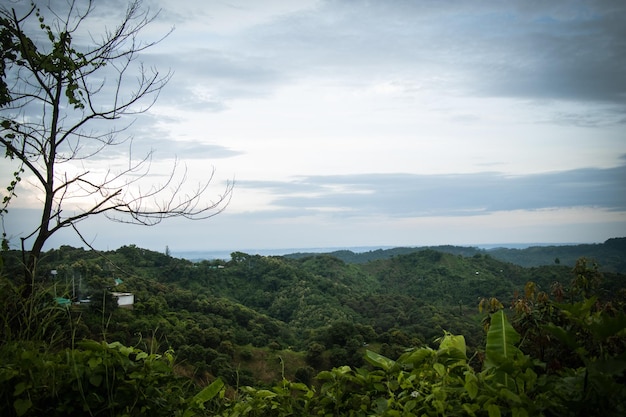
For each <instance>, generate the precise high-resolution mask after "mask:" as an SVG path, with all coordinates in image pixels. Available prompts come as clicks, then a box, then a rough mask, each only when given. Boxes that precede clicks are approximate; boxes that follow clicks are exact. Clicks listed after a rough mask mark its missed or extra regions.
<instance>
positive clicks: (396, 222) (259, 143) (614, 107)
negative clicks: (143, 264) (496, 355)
mask: <svg viewBox="0 0 626 417" xmlns="http://www.w3.org/2000/svg"><path fill="white" fill-rule="evenodd" d="M124 4H125V2H123V1H120V0H118V1H110V2H109V1H107V2H97V12H98V16H102V19H103V20H104V19H110V18H112V17H115V16H116V11H119V10H121V9H123V8H124V6H123V5H124ZM145 4H146V5H149V6H150V7H151V9H152V10H157V9H159V8H161V14H160V16H159V19H158V21H157V22H156V23H155V24H154V25H152V26H151V27H150V28H149V31H147V32H146V36H147V38H150V37H152V38H153V39H156V37H158V35H159V34H163V33H166V32H167V30H168V29H169V28H170V27H175V30H174V31H173V33H172V34H171V35H170V36H169V37H168V38H166V39H165V40H164V41H163V42H161V43H160V44H159V45H157V46H155V47H154V48H152V49H151V50H149V51H148V53H147V54H145V55H144V56H142V59H143V60H144V61H145V62H146V63H147V64H149V65H154V66H156V67H158V68H159V69H162V70H164V71H167V70H168V69H171V70H172V72H173V73H174V75H173V78H172V80H171V82H170V83H169V84H168V85H167V86H166V88H165V89H164V90H163V92H162V94H161V95H160V98H159V101H158V103H157V105H156V106H154V107H153V108H152V109H151V110H150V112H149V113H147V114H144V115H141V116H139V118H138V119H137V121H136V122H135V124H134V125H133V129H134V130H133V134H134V137H135V139H134V144H135V146H136V148H137V150H135V151H134V152H139V151H141V150H142V149H144V150H148V149H151V148H152V149H155V151H156V153H155V158H156V160H155V164H154V167H155V169H157V170H158V169H162V167H163V169H168V166H170V165H169V164H170V163H171V161H172V156H173V155H176V157H177V158H178V159H180V160H181V161H184V162H185V163H186V164H187V167H188V169H189V172H190V181H195V180H199V179H202V178H206V176H207V175H208V174H209V173H210V170H211V169H212V168H215V170H216V174H215V177H214V179H213V185H214V187H213V188H212V189H211V190H210V191H209V194H208V195H207V197H208V198H212V197H215V196H216V195H217V194H218V193H219V192H221V191H222V189H223V183H224V182H225V181H227V180H233V179H234V180H235V183H236V185H235V190H234V194H233V197H232V201H231V203H230V205H229V207H228V208H227V210H226V211H225V212H224V213H222V214H220V215H218V216H216V217H213V218H211V219H209V220H205V221H199V222H193V221H178V220H177V221H168V222H164V223H162V224H160V225H159V226H156V227H153V228H141V227H129V226H119V225H115V224H111V223H105V221H103V220H102V219H96V220H90V221H87V222H84V223H83V224H82V227H83V231H84V232H85V237H86V238H88V239H89V240H90V241H91V242H92V243H93V245H94V246H95V247H96V248H100V249H115V248H117V247H119V246H121V245H125V244H136V245H137V246H140V247H143V248H148V249H154V250H164V248H165V246H168V247H169V248H170V249H171V250H172V251H173V252H176V251H183V250H250V249H267V248H312V247H346V246H349V247H354V246H422V245H437V244H460V245H476V244H493V243H517V242H520V243H524V242H528V243H538V242H550V243H572V242H602V241H604V240H606V239H608V238H611V237H621V236H626V25H625V24H624V22H626V2H624V1H622V0H613V1H608V0H606V1H605V0H594V1H567V2H564V1H556V0H555V1H529V0H523V1H522V0H519V1H506V2H502V1H496V0H493V1H480V2H476V1H469V0H468V1H461V0H458V1H434V0H429V1H427V0H423V1H421V0H416V1H358V0H354V1H347V0H346V1H342V0H330V1H316V0H303V1H295V0H290V1H283V0H275V1H263V0H247V1H243V0H232V1H231V0H224V1H217V0H208V1H207V0H193V1H190V0H186V1H180V0H158V1H157V0H154V1H145ZM111 5H113V6H115V8H113V9H109V8H108V7H110V6H111ZM92 163H93V164H106V163H109V161H108V160H107V159H102V160H94V161H93V162H92ZM211 193H212V194H211ZM18 195H19V194H18ZM24 201H27V199H26V198H24V199H23V200H22V203H21V204H22V206H21V207H20V209H22V208H25V203H23V202H24ZM21 213H22V217H21V218H20V219H17V220H14V221H15V222H16V223H15V224H16V226H15V227H16V228H19V227H20V225H21V223H22V220H23V221H26V219H27V217H28V216H26V214H25V213H27V211H21ZM24 230H25V229H24ZM65 243H69V244H73V245H75V246H82V245H81V244H80V242H78V241H77V240H75V238H74V237H72V235H71V234H69V233H64V234H62V235H59V236H57V237H55V238H54V239H53V240H52V242H51V246H53V247H56V246H58V245H59V244H65Z"/></svg>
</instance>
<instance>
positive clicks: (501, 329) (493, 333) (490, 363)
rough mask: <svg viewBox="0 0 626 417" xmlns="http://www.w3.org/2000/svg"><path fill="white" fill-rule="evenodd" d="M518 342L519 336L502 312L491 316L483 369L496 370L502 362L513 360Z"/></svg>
mask: <svg viewBox="0 0 626 417" xmlns="http://www.w3.org/2000/svg"><path fill="white" fill-rule="evenodd" d="M519 340H520V337H519V334H518V333H517V332H516V331H515V329H514V328H513V326H511V324H510V323H509V321H508V320H507V318H506V315H505V314H504V311H503V310H500V311H497V312H495V313H494V314H493V315H492V316H491V324H490V326H489V332H488V333H487V346H486V349H485V368H486V369H489V368H496V367H498V366H499V365H502V364H503V363H504V362H506V361H510V360H512V359H514V358H515V355H517V353H518V352H519V350H518V349H517V347H515V344H516V343H518V342H519Z"/></svg>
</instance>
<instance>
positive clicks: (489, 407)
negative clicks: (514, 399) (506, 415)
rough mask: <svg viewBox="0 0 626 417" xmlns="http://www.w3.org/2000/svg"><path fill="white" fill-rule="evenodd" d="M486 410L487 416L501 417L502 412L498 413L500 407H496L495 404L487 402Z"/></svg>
mask: <svg viewBox="0 0 626 417" xmlns="http://www.w3.org/2000/svg"><path fill="white" fill-rule="evenodd" d="M486 408H487V412H488V413H489V417H501V416H502V414H501V413H500V407H498V406H497V405H495V404H488V405H487V407H486Z"/></svg>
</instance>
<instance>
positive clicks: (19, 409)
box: [13, 398, 33, 416]
mask: <svg viewBox="0 0 626 417" xmlns="http://www.w3.org/2000/svg"><path fill="white" fill-rule="evenodd" d="M32 406H33V403H32V401H31V400H29V399H28V398H26V399H23V398H18V399H17V400H15V401H14V402H13V408H15V412H16V413H17V415H18V416H23V415H24V414H26V412H27V411H28V409H29V408H31V407H32Z"/></svg>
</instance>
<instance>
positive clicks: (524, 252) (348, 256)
mask: <svg viewBox="0 0 626 417" xmlns="http://www.w3.org/2000/svg"><path fill="white" fill-rule="evenodd" d="M429 249H430V250H435V251H438V252H445V253H451V254H453V255H461V256H466V257H467V256H474V255H476V254H481V255H485V254H486V255H489V256H492V257H493V258H495V259H498V260H501V261H505V262H510V263H513V264H516V265H520V266H523V267H537V266H542V265H553V264H555V263H558V264H561V265H566V266H574V265H575V264H576V260H577V259H579V258H580V257H583V256H584V257H586V258H589V259H591V260H593V261H595V262H596V263H598V264H599V265H600V269H601V270H603V271H607V272H620V273H626V237H620V238H611V239H608V240H606V241H605V242H604V243H594V244H578V245H550V246H530V247H527V248H524V249H513V248H505V247H495V248H490V249H482V248H478V247H472V246H454V245H441V246H421V247H397V248H391V249H375V250H370V251H366V252H357V253H355V252H353V251H351V250H346V249H343V250H337V251H331V252H325V253H324V254H326V255H331V256H334V257H336V258H338V259H341V260H342V261H344V262H346V263H354V264H362V263H367V262H371V261H376V260H382V259H389V258H391V257H394V256H398V255H406V254H410V253H413V252H417V251H422V250H429ZM314 255H320V253H319V252H296V253H291V254H287V255H284V256H285V257H286V258H294V259H298V258H306V257H309V256H314Z"/></svg>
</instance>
